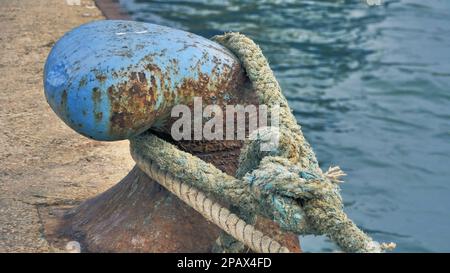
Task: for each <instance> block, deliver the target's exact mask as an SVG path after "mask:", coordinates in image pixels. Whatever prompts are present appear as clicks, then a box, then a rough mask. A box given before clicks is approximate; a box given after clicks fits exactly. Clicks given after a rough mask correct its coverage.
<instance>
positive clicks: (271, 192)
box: [130, 33, 394, 252]
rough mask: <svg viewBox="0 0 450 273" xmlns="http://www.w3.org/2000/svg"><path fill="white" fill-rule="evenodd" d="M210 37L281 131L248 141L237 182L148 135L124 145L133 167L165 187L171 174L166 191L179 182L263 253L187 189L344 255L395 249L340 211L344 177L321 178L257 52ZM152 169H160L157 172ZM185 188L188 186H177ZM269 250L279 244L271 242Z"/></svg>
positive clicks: (255, 245) (220, 219) (256, 243)
mask: <svg viewBox="0 0 450 273" xmlns="http://www.w3.org/2000/svg"><path fill="white" fill-rule="evenodd" d="M213 39H214V40H215V41H217V42H219V43H221V44H222V45H224V46H225V47H227V48H228V49H230V50H231V51H232V52H233V53H234V54H235V55H236V56H237V57H238V58H239V59H240V60H241V62H242V64H243V66H244V68H245V70H246V73H247V76H248V77H249V79H250V81H251V82H252V85H253V90H255V92H256V93H257V94H258V96H259V101H260V104H265V105H267V106H268V108H269V114H274V112H273V111H274V109H275V107H277V108H276V109H277V110H278V111H279V112H278V114H279V116H280V124H279V129H278V130H277V131H276V132H274V131H272V130H271V129H270V127H267V128H262V129H260V130H257V132H255V133H254V135H253V138H249V140H247V141H246V144H245V146H244V148H243V149H242V152H241V155H240V159H239V168H238V170H237V172H236V177H237V178H235V177H232V176H229V175H227V174H225V173H223V172H221V171H220V170H218V169H217V168H216V167H214V166H213V165H211V164H208V163H206V162H204V161H202V160H201V159H199V158H198V157H195V156H193V155H191V154H189V153H185V152H183V151H181V150H179V149H178V148H176V147H175V146H174V145H172V144H169V143H168V142H166V141H164V140H162V139H159V138H158V137H156V136H154V135H152V134H150V133H144V134H142V135H139V136H137V137H135V138H133V139H131V141H130V146H131V154H132V156H133V158H134V160H135V161H136V163H137V165H138V166H139V167H140V168H141V169H142V170H143V171H144V172H146V173H147V174H148V175H150V176H151V177H152V178H154V179H155V180H156V181H158V182H160V183H162V184H163V185H164V183H167V179H166V177H167V176H169V177H170V179H169V184H167V188H168V189H169V190H171V189H174V187H173V185H178V184H179V188H180V189H181V188H183V187H184V188H186V189H190V190H187V191H186V190H184V191H181V190H180V191H178V192H176V191H173V192H174V193H175V194H177V196H179V197H180V198H181V199H182V200H183V201H185V202H186V203H187V204H189V205H190V206H192V207H193V208H195V209H197V210H198V211H199V212H200V213H201V214H202V215H204V216H205V217H206V218H207V219H208V220H211V221H212V222H214V223H215V224H217V225H218V226H219V227H221V228H222V229H224V230H225V231H226V232H227V233H228V234H230V235H232V236H233V237H234V238H236V239H237V240H238V241H240V242H242V243H244V244H246V245H247V246H248V247H250V248H251V249H253V250H254V251H257V252H266V251H267V250H270V249H267V247H265V248H263V247H261V246H262V244H261V243H262V241H261V240H262V239H257V238H260V236H262V235H261V234H260V233H259V232H257V231H255V230H254V228H253V227H252V226H251V225H249V224H244V223H245V222H244V221H242V222H243V224H241V225H244V229H242V230H239V231H237V234H236V233H234V232H230V228H228V226H227V225H226V221H227V217H228V216H229V215H230V214H231V213H230V212H229V211H228V209H227V210H226V211H225V208H219V205H218V204H217V205H216V210H218V212H216V214H214V215H213V214H212V212H209V213H208V212H207V211H204V210H203V208H204V206H201V205H199V204H198V202H197V198H194V199H193V197H189V196H190V192H191V190H192V192H196V193H197V195H196V196H198V194H199V193H198V191H203V192H205V194H209V195H212V196H213V197H214V198H215V199H216V200H221V201H225V202H228V203H230V204H233V205H234V206H236V207H239V209H240V210H241V211H243V212H245V214H247V215H262V216H265V217H267V218H269V219H272V220H274V221H275V222H277V223H278V224H279V225H280V227H281V228H282V229H283V230H285V231H291V232H294V233H296V234H316V235H322V234H324V235H327V236H328V237H329V238H331V239H332V240H333V241H334V242H336V243H337V244H338V245H339V246H340V247H341V249H342V250H344V251H347V252H382V251H383V250H385V249H390V248H392V247H394V245H393V244H379V243H377V242H375V241H373V240H372V238H370V237H369V236H368V235H366V234H365V233H364V232H362V231H361V230H360V229H359V228H358V227H357V226H356V225H355V224H354V223H353V221H351V220H350V219H349V218H348V217H347V215H346V214H345V213H344V211H343V204H342V199H341V196H340V193H339V185H338V183H337V182H339V178H340V177H341V176H342V174H343V173H342V171H340V169H339V168H332V169H330V170H329V171H328V172H327V173H323V172H322V170H321V169H320V167H319V164H318V162H317V159H316V157H315V155H314V152H313V151H312V149H311V147H310V145H309V143H308V142H307V141H306V139H305V138H304V136H303V134H302V132H301V127H300V126H299V125H298V123H297V121H296V119H295V117H294V116H293V114H292V113H291V110H290V108H289V106H288V103H287V100H286V98H285V97H284V96H283V94H282V92H281V88H280V86H279V84H278V82H277V80H276V79H275V76H274V75H273V72H272V70H271V69H270V67H269V64H268V62H267V60H266V58H265V57H264V55H263V54H262V52H261V50H260V48H259V47H258V46H257V45H256V44H255V43H254V42H253V41H252V40H251V39H249V38H247V37H246V36H244V35H241V34H239V33H227V34H225V35H221V36H216V37H214V38H213ZM275 133H276V134H277V136H278V140H279V145H278V148H276V149H274V150H271V151H270V152H262V151H261V149H260V146H261V145H262V144H263V143H264V142H266V141H268V140H269V141H270V140H271V139H273V138H271V136H273V134H275ZM250 139H251V140H250ZM151 170H161V173H158V171H157V172H152V171H151ZM162 180H164V181H165V182H164V181H162ZM177 183H178V184H177ZM184 184H186V186H182V185H184ZM192 187H194V188H192ZM175 188H176V186H175ZM171 191H172V190H171ZM204 196H205V195H204V194H203V193H202V195H200V197H201V198H202V197H204ZM202 200H203V199H202ZM210 202H212V201H210ZM211 208H212V207H210V209H211ZM221 211H222V213H223V215H221V214H220V212H221ZM232 215H233V214H232ZM233 217H237V216H236V215H233ZM233 219H234V218H233ZM224 223H225V225H224ZM246 229H247V230H249V231H248V232H250V230H251V232H253V233H252V235H251V236H250V235H246V237H245V238H244V236H243V233H241V232H244V231H245V230H246ZM231 231H233V228H231ZM234 231H236V229H235V230H234ZM251 232H250V233H251ZM249 236H250V237H249ZM263 237H264V236H263ZM254 238H256V239H254ZM265 240H266V241H267V240H271V239H267V238H266V239H265ZM218 241H219V242H220V241H223V240H218ZM272 244H275V245H276V244H278V243H276V242H274V241H273V240H272ZM275 248H276V247H275ZM276 249H278V248H276ZM280 249H281V248H280ZM224 251H226V250H224ZM283 251H285V249H283Z"/></svg>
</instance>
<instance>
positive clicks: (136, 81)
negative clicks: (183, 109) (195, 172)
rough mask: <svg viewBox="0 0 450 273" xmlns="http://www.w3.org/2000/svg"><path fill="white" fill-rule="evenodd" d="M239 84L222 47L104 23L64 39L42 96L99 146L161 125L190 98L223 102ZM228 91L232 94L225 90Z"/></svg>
mask: <svg viewBox="0 0 450 273" xmlns="http://www.w3.org/2000/svg"><path fill="white" fill-rule="evenodd" d="M243 78H244V74H243V72H242V69H241V67H240V65H239V61H238V60H237V59H236V57H235V56H234V55H233V54H231V53H230V52H229V51H228V50H227V49H226V48H224V47H222V46H221V45H219V44H217V43H215V42H212V41H210V40H208V39H205V38H203V37H200V36H197V35H194V34H192V33H188V32H185V31H181V30H176V29H172V28H168V27H163V26H159V25H154V24H148V23H140V22H132V21H117V20H105V21H96V22H92V23H88V24H85V25H82V26H80V27H78V28H76V29H74V30H72V31H70V32H68V33H67V34H65V35H64V36H63V37H62V38H61V39H60V40H59V41H58V42H57V43H56V44H55V46H54V47H53V49H52V50H51V52H50V54H49V56H48V58H47V62H46V64H45V69H44V88H45V96H46V98H47V101H48V103H49V104H50V106H51V108H52V109H53V110H54V111H55V113H56V114H57V115H58V116H59V117H60V118H61V119H62V120H63V121H64V122H65V123H66V124H67V125H69V126H70V127H71V128H72V129H74V130H76V131H77V132H79V133H81V134H83V135H85V136H88V137H90V138H93V139H97V140H120V139H126V138H129V137H131V136H134V135H136V134H140V133H142V132H143V131H145V130H147V129H149V128H150V127H152V126H161V124H162V123H164V122H166V121H167V118H168V116H170V109H171V108H172V107H173V106H174V105H176V104H187V105H189V104H190V103H192V100H193V97H194V96H201V97H208V98H214V99H215V100H217V101H226V100H228V99H230V98H229V96H230V91H231V90H235V89H236V86H237V84H239V82H240V81H242V79H243ZM231 93H232V92H231Z"/></svg>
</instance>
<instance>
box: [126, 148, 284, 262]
mask: <svg viewBox="0 0 450 273" xmlns="http://www.w3.org/2000/svg"><path fill="white" fill-rule="evenodd" d="M134 155H135V157H134V158H135V160H136V162H138V166H139V168H140V169H141V170H142V171H144V172H145V173H146V174H147V175H148V176H149V177H151V178H152V179H154V180H156V181H158V183H159V184H161V185H162V186H164V187H165V188H166V189H167V190H169V191H170V192H171V193H173V194H174V195H176V196H177V197H178V198H180V199H181V200H182V201H183V202H185V203H186V204H188V205H189V206H190V207H192V208H193V209H195V210H196V211H197V212H199V213H200V214H201V215H202V216H203V217H205V218H206V219H207V220H208V221H210V222H212V223H214V224H216V225H217V226H219V227H220V228H221V229H222V230H223V231H225V232H226V233H227V234H229V235H231V236H233V237H234V238H236V239H237V240H239V241H240V242H243V243H244V244H245V245H247V246H248V247H250V248H251V249H252V250H253V251H255V252H258V253H289V249H287V248H286V247H283V246H282V245H281V244H280V243H278V242H277V241H275V240H273V239H272V238H270V237H268V236H265V235H264V234H263V233H262V232H261V231H259V230H257V229H255V227H253V226H252V225H249V224H247V223H246V222H245V221H243V220H242V219H240V218H239V217H238V216H237V215H236V214H234V213H231V212H230V211H229V210H228V209H227V208H225V207H223V206H222V205H220V204H219V203H217V202H215V201H213V200H212V199H210V198H207V197H206V196H205V195H204V194H203V193H202V192H201V191H199V190H197V189H196V188H194V187H192V186H190V185H188V184H187V183H185V182H182V181H180V180H179V179H177V178H175V177H174V176H173V175H172V174H170V173H169V172H167V171H164V170H161V169H160V168H158V166H157V164H153V163H152V162H151V161H149V160H148V159H144V158H142V157H140V155H139V154H136V153H134ZM142 162H145V163H144V164H142Z"/></svg>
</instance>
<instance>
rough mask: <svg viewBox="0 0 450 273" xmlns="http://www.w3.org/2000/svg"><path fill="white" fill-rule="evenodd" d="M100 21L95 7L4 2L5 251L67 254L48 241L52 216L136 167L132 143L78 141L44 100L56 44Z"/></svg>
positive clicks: (0, 27) (1, 188) (0, 189)
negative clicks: (47, 65)
mask: <svg viewBox="0 0 450 273" xmlns="http://www.w3.org/2000/svg"><path fill="white" fill-rule="evenodd" d="M77 2H79V3H80V5H76V4H77ZM74 4H75V5H74ZM99 19H103V15H102V13H101V12H100V10H98V9H97V7H96V6H95V4H94V3H93V1H87V0H81V1H70V0H21V1H10V0H0V128H1V129H0V147H1V148H0V252H54V251H55V252H60V251H65V249H64V247H63V246H64V245H63V244H60V245H58V244H54V243H52V242H51V240H50V239H49V237H51V227H52V221H51V217H52V215H53V214H54V212H55V211H58V210H63V209H65V208H68V207H71V206H74V205H76V204H78V203H80V202H81V201H83V200H85V199H87V198H89V197H92V196H94V195H96V194H98V193H100V192H103V191H104V190H106V189H108V188H109V187H111V186H112V185H113V184H115V183H117V182H118V181H119V180H120V179H121V178H122V177H123V176H125V175H126V174H127V173H128V171H129V170H130V169H131V168H132V166H133V161H132V159H131V157H130V156H129V149H128V141H122V142H114V143H108V142H98V141H93V140H90V139H87V138H85V137H83V136H81V135H78V134H76V133H75V132H73V131H72V130H71V129H70V128H69V127H67V126H66V125H65V124H64V123H63V122H62V121H61V120H60V119H59V118H58V117H57V116H56V115H55V114H54V113H53V112H52V110H51V109H50V107H49V106H48V105H47V103H46V100H45V97H44V92H43V83H42V82H43V79H42V75H43V67H44V62H45V59H46V57H47V55H48V53H49V51H50V49H51V47H52V45H53V44H54V43H55V42H56V41H57V40H58V39H59V38H60V37H61V36H62V35H63V34H64V33H65V32H67V31H69V30H70V29H72V28H74V27H76V26H79V25H80V24H83V23H86V22H89V21H92V20H99ZM86 42H89V41H86Z"/></svg>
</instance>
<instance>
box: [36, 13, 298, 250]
mask: <svg viewBox="0 0 450 273" xmlns="http://www.w3.org/2000/svg"><path fill="white" fill-rule="evenodd" d="M44 87H45V95H46V98H47V101H48V103H49V104H50V106H51V108H52V109H53V110H54V111H55V113H56V114H57V115H58V116H59V117H60V118H61V119H62V120H63V121H64V122H65V123H66V124H67V125H68V126H70V127H71V128H72V129H74V130H75V131H77V132H78V133H80V134H82V135H84V136H87V137H90V138H93V139H96V140H107V141H112V140H121V139H127V138H130V137H132V136H135V135H138V134H140V133H142V132H144V131H146V130H149V129H151V130H153V131H154V132H155V133H157V134H159V136H160V137H162V138H164V139H166V140H168V141H172V142H174V141H173V139H172V138H171V136H170V126H171V124H172V123H173V121H174V120H173V119H172V118H171V117H170V111H171V109H172V108H173V107H174V106H175V105H177V104H185V105H188V106H190V107H192V105H193V98H194V97H201V98H202V99H203V102H204V104H205V105H206V104H216V105H219V106H220V107H224V106H225V105H229V104H232V105H235V104H244V105H245V104H249V103H252V104H257V98H256V96H255V94H253V93H252V92H251V91H252V90H251V84H250V83H249V81H248V79H247V77H246V76H245V71H243V69H242V67H241V65H240V63H239V60H238V59H237V58H236V57H235V56H234V55H233V54H232V53H231V52H230V51H228V50H227V49H226V48H224V47H223V46H221V45H219V44H217V43H215V42H213V41H210V40H208V39H205V38H203V37H200V36H197V35H195V34H192V33H188V32H185V31H181V30H176V29H172V28H168V27H163V26H159V25H154V24H147V23H139V22H131V21H119V20H108V21H96V22H93V23H88V24H85V25H82V26H80V27H78V28H76V29H74V30H72V31H70V32H69V33H67V34H65V35H64V36H63V37H62V38H61V39H60V40H59V41H58V42H57V43H56V44H55V46H54V47H53V49H52V51H51V52H50V54H49V56H48V59H47V62H46V64H45V69H44ZM174 143H175V144H176V145H177V146H178V147H179V148H180V149H183V150H185V151H187V152H190V153H192V154H194V155H197V156H199V157H200V158H202V159H203V160H205V161H207V162H210V163H212V164H214V165H216V166H217V167H218V168H220V169H221V170H223V171H224V172H226V173H228V174H230V175H234V173H235V171H236V168H237V159H238V156H239V152H240V148H241V147H242V144H243V143H242V141H239V140H227V141H206V140H200V141H178V142H174ZM258 225H259V226H260V228H261V229H262V230H264V231H266V232H267V233H269V234H272V235H273V236H275V237H278V239H279V240H280V241H281V242H283V243H284V244H285V245H286V246H288V247H289V248H290V249H291V251H299V246H298V240H297V238H296V236H295V235H293V234H278V232H277V228H276V224H274V223H273V222H271V221H268V220H264V219H262V220H259V222H258ZM58 230H59V231H58V232H59V235H58V236H60V237H62V238H66V239H68V240H76V241H78V242H80V243H81V248H82V251H90V252H209V251H210V250H211V246H212V245H213V243H214V241H215V239H216V238H217V236H218V234H219V230H218V228H217V227H215V226H214V225H213V224H211V223H208V222H207V221H206V220H205V219H203V218H202V217H201V216H200V215H199V214H198V213H197V212H195V211H194V210H193V209H191V208H190V207H188V206H187V205H185V204H184V203H183V202H181V201H180V200H178V199H177V198H176V197H174V196H173V195H172V194H171V193H169V192H167V191H166V190H165V189H164V188H162V187H161V186H160V185H159V184H158V183H156V182H154V181H152V180H151V179H150V178H148V177H147V176H146V175H145V174H144V173H143V172H142V171H140V169H139V168H137V167H135V168H134V169H133V170H132V171H130V173H129V174H128V175H127V176H126V177H125V178H124V179H123V180H122V181H120V182H119V183H118V184H117V185H115V186H114V187H112V188H111V189H109V190H108V191H106V192H104V193H102V194H100V195H99V196H96V197H94V198H92V199H90V200H87V201H85V202H83V203H82V204H80V205H79V206H77V207H75V208H72V209H71V210H70V211H68V212H67V213H66V214H65V215H64V217H62V218H61V219H60V226H59V228H58Z"/></svg>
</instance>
